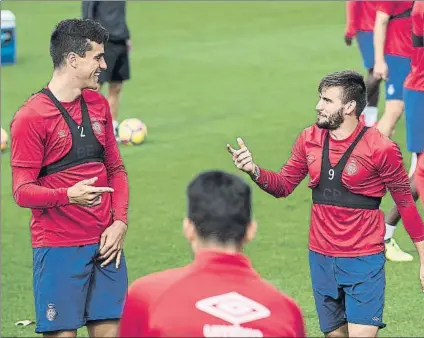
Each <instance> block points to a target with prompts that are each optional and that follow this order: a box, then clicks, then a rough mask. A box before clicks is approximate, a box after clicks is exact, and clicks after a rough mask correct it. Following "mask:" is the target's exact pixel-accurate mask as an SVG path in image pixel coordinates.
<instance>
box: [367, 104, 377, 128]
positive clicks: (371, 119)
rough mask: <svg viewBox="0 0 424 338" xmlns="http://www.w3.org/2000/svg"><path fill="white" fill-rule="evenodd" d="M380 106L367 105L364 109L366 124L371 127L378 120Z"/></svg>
mask: <svg viewBox="0 0 424 338" xmlns="http://www.w3.org/2000/svg"><path fill="white" fill-rule="evenodd" d="M377 118H378V108H377V107H370V106H367V107H365V109H364V119H365V126H367V127H370V126H372V125H373V124H374V123H376V122H377Z"/></svg>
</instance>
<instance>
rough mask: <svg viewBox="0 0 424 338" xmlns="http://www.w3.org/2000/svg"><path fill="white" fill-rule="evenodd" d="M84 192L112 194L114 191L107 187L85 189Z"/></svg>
mask: <svg viewBox="0 0 424 338" xmlns="http://www.w3.org/2000/svg"><path fill="white" fill-rule="evenodd" d="M86 191H87V192H95V193H104V192H114V190H113V189H112V188H109V187H87V190H86Z"/></svg>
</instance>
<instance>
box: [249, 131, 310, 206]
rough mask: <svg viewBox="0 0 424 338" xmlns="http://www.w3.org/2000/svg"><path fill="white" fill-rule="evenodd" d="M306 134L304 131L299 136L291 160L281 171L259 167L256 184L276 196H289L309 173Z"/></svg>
mask: <svg viewBox="0 0 424 338" xmlns="http://www.w3.org/2000/svg"><path fill="white" fill-rule="evenodd" d="M305 134H306V132H305V131H303V132H302V133H301V134H300V135H299V136H298V138H297V140H296V142H295V144H294V146H293V148H292V153H291V156H290V158H289V160H288V161H287V162H286V164H284V166H283V167H282V168H281V169H280V171H279V172H273V171H269V170H266V169H263V168H260V167H258V168H259V178H258V179H257V180H256V181H255V182H256V184H257V185H258V186H259V187H260V188H261V189H262V190H264V191H266V192H267V193H269V194H271V195H272V196H274V197H277V198H280V197H287V196H288V195H290V194H291V193H292V192H293V190H294V189H295V188H296V187H297V186H298V185H299V184H300V182H302V181H303V179H304V178H305V177H306V175H307V174H308V163H307V160H306V153H305V147H304V143H305Z"/></svg>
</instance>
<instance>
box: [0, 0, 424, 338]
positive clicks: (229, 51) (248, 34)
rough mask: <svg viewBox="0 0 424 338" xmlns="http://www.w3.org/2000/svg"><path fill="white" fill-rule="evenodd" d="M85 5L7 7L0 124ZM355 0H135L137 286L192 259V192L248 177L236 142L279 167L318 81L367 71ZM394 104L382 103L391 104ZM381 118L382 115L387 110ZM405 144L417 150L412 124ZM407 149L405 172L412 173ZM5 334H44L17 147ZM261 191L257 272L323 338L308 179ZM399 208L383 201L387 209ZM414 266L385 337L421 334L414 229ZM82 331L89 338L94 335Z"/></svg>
mask: <svg viewBox="0 0 424 338" xmlns="http://www.w3.org/2000/svg"><path fill="white" fill-rule="evenodd" d="M80 6H81V3H80V2H62V3H59V2H56V3H54V2H36V1H27V2H12V1H6V2H4V3H3V6H2V7H3V9H10V10H12V11H13V12H14V13H15V14H16V15H17V25H18V28H17V37H18V64H17V65H16V66H13V67H5V68H3V69H2V70H1V84H2V86H1V112H2V115H1V118H2V121H1V124H2V126H3V128H5V129H6V130H7V131H9V122H10V120H11V118H12V116H13V114H14V112H15V111H16V110H17V108H18V107H19V106H20V105H21V104H22V103H23V101H24V100H25V99H26V98H27V97H28V96H29V95H30V94H31V93H33V92H36V91H38V90H39V89H40V88H41V87H42V86H43V85H44V84H45V83H47V81H48V80H49V79H50V75H51V70H52V66H51V61H50V58H49V52H48V51H49V45H48V43H49V36H50V32H51V30H52V29H53V26H54V24H56V23H57V22H58V21H59V20H61V19H65V18H70V17H79V15H80ZM344 6H345V5H344V2H316V1H311V2H300V1H299V2H263V3H261V2H259V1H258V2H200V1H199V2H156V3H155V2H153V1H152V2H130V3H129V4H128V16H129V25H130V28H131V33H132V40H133V46H134V49H133V52H132V54H131V72H132V80H131V81H130V82H128V83H126V84H125V88H124V90H123V94H122V105H121V115H120V117H121V118H122V119H123V118H125V117H138V118H140V119H142V120H143V121H144V122H145V123H146V125H147V126H148V128H149V136H148V140H147V142H146V143H145V144H143V145H142V146H139V147H125V146H121V153H122V156H123V158H124V161H125V164H126V167H127V169H128V173H129V179H130V193H131V201H130V212H129V215H130V224H129V231H128V235H127V240H126V246H125V249H126V256H127V260H128V268H129V275H130V280H131V281H132V280H134V279H135V278H137V277H139V276H143V275H145V274H148V273H151V272H153V271H158V270H161V269H166V268H169V267H175V266H178V265H183V264H186V263H188V262H189V261H190V259H191V253H190V251H189V248H188V246H187V244H186V243H185V241H184V239H183V236H182V230H181V227H182V218H183V217H184V215H185V209H186V200H185V187H186V184H187V182H188V181H189V180H190V179H191V178H192V177H193V176H194V175H196V174H197V173H199V172H200V171H202V170H205V169H211V168H220V169H224V170H227V171H230V172H234V173H238V172H237V170H236V169H235V168H234V166H233V163H232V161H231V157H230V155H229V154H228V153H227V151H226V147H225V145H226V143H227V142H228V143H231V144H233V145H234V146H235V145H236V137H237V136H241V137H243V138H244V140H245V141H246V144H247V145H248V146H249V147H250V149H251V151H252V153H253V155H254V159H255V161H257V163H258V164H260V165H261V166H264V167H266V168H269V169H275V170H277V169H279V167H280V165H282V164H283V163H284V162H285V161H286V159H287V157H288V156H289V153H290V149H291V146H292V144H293V141H294V139H295V137H296V136H297V134H298V133H299V132H300V131H301V130H302V129H303V128H304V127H306V126H308V125H309V124H311V123H313V122H314V120H315V110H314V108H315V104H316V101H317V97H318V96H317V85H318V82H319V80H320V78H321V77H322V76H324V75H325V74H327V73H329V72H332V71H335V70H341V69H346V68H354V69H356V70H360V71H363V66H362V62H361V59H360V56H359V52H358V49H357V48H356V45H355V46H352V47H351V48H348V47H345V45H344V43H343V31H344V20H345V15H344ZM380 106H381V107H383V105H382V104H381V105H380ZM380 110H381V109H380ZM395 139H396V141H397V142H399V144H400V145H401V147H402V150H404V151H405V132H404V121H403V119H402V120H401V121H400V123H399V125H398V128H397V132H396V135H395ZM409 159H410V157H409V155H407V154H406V151H405V165H407V166H408V167H409ZM1 164H2V171H1V179H2V180H1V183H2V184H1V194H2V213H1V228H2V229H1V231H2V241H1V246H2V248H1V250H2V295H1V306H2V308H1V310H2V313H1V334H2V336H15V337H29V336H33V335H34V331H33V330H34V326H29V327H26V328H17V327H15V326H14V323H15V322H16V321H18V320H23V319H34V310H33V294H32V252H31V245H30V237H29V227H28V224H29V217H30V212H29V211H28V210H24V209H20V208H19V207H17V206H16V204H15V203H14V201H13V198H12V191H11V186H12V183H11V171H10V166H9V152H5V153H3V154H2V158H1ZM252 187H253V190H254V216H255V218H256V219H257V220H258V223H259V232H258V236H257V238H256V240H255V241H254V242H253V243H252V244H251V245H249V246H248V247H247V249H246V253H247V254H249V256H250V257H251V259H252V261H253V264H254V267H255V268H256V269H257V270H258V271H259V272H260V273H261V274H262V275H263V277H264V278H266V279H268V280H270V281H271V282H272V283H274V284H275V285H276V286H277V287H279V288H280V289H281V290H283V291H284V292H286V293H287V294H289V295H290V296H292V297H294V298H295V299H296V300H297V301H298V302H299V303H300V305H301V306H302V308H303V311H304V315H305V318H306V323H307V329H308V335H309V336H321V334H320V331H319V327H318V320H317V315H316V313H315V307H314V302H313V296H312V291H311V286H310V278H309V271H308V251H307V238H308V227H309V213H310V205H311V192H310V191H309V189H308V188H307V186H306V181H305V182H303V183H302V184H301V185H300V186H299V187H298V188H297V190H296V191H295V192H294V194H293V195H291V196H290V197H289V198H287V199H284V200H277V199H274V198H273V197H271V196H269V195H267V194H266V193H264V192H261V191H260V190H259V188H257V187H255V186H254V185H253V184H252ZM391 205H392V200H391V198H390V196H389V195H387V197H386V198H385V199H384V202H383V207H384V208H385V210H387V209H388V208H389V207H390V206H391ZM395 237H396V238H397V240H398V242H399V243H400V244H401V246H402V248H404V249H405V250H407V251H408V252H412V253H413V255H414V257H415V261H414V262H412V263H405V264H403V263H390V262H389V263H388V264H387V265H386V269H387V270H386V271H387V288H386V308H385V316H384V319H385V321H386V322H387V323H388V327H387V328H386V329H384V330H383V331H381V333H380V335H381V336H390V337H399V336H415V337H418V336H421V337H422V336H423V334H424V324H423V312H422V308H423V301H424V298H423V294H422V293H421V292H420V287H419V280H418V264H417V255H416V254H415V252H414V247H413V244H412V242H411V241H410V240H409V238H408V236H407V235H406V232H405V231H404V229H403V226H400V228H399V229H398V231H397V233H396V236H395ZM79 334H80V335H83V336H84V335H85V336H86V335H87V332H86V330H85V329H81V330H80V333H79Z"/></svg>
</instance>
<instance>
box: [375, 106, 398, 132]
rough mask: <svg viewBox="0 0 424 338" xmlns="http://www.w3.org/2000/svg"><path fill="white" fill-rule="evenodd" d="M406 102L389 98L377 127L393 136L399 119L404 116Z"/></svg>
mask: <svg viewBox="0 0 424 338" xmlns="http://www.w3.org/2000/svg"><path fill="white" fill-rule="evenodd" d="M403 109H404V104H403V101H402V100H388V101H386V105H385V108H384V114H383V116H382V117H381V119H380V120H379V121H378V123H377V129H378V130H380V132H381V133H382V134H383V135H385V136H387V137H392V136H393V134H394V133H395V127H396V123H397V121H398V120H399V119H400V117H401V116H402V113H403Z"/></svg>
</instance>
